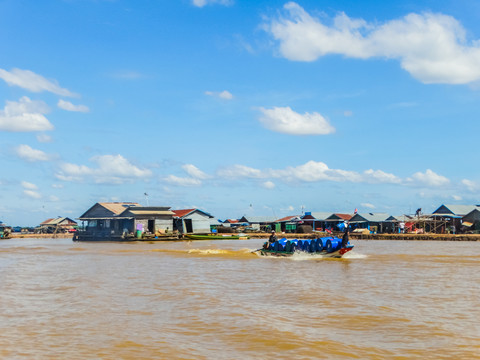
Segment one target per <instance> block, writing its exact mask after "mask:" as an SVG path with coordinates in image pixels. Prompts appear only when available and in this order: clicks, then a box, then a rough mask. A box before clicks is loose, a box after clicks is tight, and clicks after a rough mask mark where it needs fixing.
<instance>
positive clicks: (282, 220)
mask: <svg viewBox="0 0 480 360" xmlns="http://www.w3.org/2000/svg"><path fill="white" fill-rule="evenodd" d="M295 218H300V215H290V216H285V217H284V218H281V219H278V220H276V222H284V221H290V220H293V219H295Z"/></svg>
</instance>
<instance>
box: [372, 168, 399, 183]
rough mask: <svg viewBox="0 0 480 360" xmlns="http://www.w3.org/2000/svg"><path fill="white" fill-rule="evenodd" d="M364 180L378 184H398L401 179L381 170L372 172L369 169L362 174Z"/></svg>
mask: <svg viewBox="0 0 480 360" xmlns="http://www.w3.org/2000/svg"><path fill="white" fill-rule="evenodd" d="M364 175H365V180H366V181H367V182H378V183H392V184H399V183H401V182H402V179H400V178H399V177H397V176H395V175H393V174H389V173H386V172H384V171H382V170H373V169H369V170H366V171H365V172H364Z"/></svg>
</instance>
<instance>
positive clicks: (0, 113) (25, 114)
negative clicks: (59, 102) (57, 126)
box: [0, 96, 53, 132]
mask: <svg viewBox="0 0 480 360" xmlns="http://www.w3.org/2000/svg"><path fill="white" fill-rule="evenodd" d="M48 111H49V109H48V106H47V104H45V103H44V102H43V101H32V100H30V99H29V98H28V97H26V96H24V97H22V98H21V99H20V100H19V101H18V102H15V101H6V105H5V108H4V109H3V110H0V131H2V130H3V131H11V132H27V131H48V130H53V125H52V124H51V123H50V121H48V119H47V118H46V117H45V116H43V114H46V113H48Z"/></svg>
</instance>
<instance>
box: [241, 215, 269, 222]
mask: <svg viewBox="0 0 480 360" xmlns="http://www.w3.org/2000/svg"><path fill="white" fill-rule="evenodd" d="M244 218H245V219H246V220H247V222H249V223H273V222H275V217H273V216H249V217H246V216H244Z"/></svg>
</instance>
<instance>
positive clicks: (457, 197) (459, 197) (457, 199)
mask: <svg viewBox="0 0 480 360" xmlns="http://www.w3.org/2000/svg"><path fill="white" fill-rule="evenodd" d="M452 198H453V200H455V201H460V200H462V197H461V196H459V195H452Z"/></svg>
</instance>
